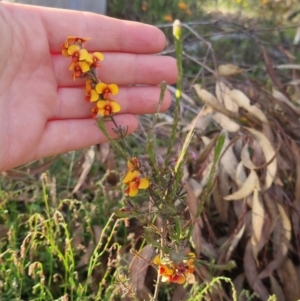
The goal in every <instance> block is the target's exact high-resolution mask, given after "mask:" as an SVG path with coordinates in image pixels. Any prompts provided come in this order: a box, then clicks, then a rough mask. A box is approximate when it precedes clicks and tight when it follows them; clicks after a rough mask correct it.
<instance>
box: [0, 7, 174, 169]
mask: <svg viewBox="0 0 300 301" xmlns="http://www.w3.org/2000/svg"><path fill="white" fill-rule="evenodd" d="M69 35H75V36H79V37H83V38H84V37H90V38H91V40H90V41H89V42H88V43H87V44H86V45H85V46H86V48H87V49H88V50H89V51H91V52H93V51H101V52H102V53H103V54H104V61H103V63H102V67H101V68H99V69H98V77H99V78H100V79H101V80H102V81H103V82H105V83H116V84H118V85H119V86H120V91H119V94H118V95H116V97H115V98H114V99H115V100H116V101H118V102H119V103H120V105H121V108H122V110H121V113H120V114H119V115H117V116H116V120H117V122H118V123H119V124H122V125H124V126H128V129H129V133H130V132H132V131H134V130H135V129H136V128H137V125H138V123H137V119H136V118H135V116H134V114H144V113H151V112H154V111H155V110H156V108H157V102H158V96H159V88H158V87H157V86H156V85H158V84H159V83H160V82H161V81H162V80H166V81H167V82H169V83H172V82H174V81H175V80H176V77H177V70H176V63H175V60H174V59H173V58H170V57H162V56H155V55H153V54H154V53H156V52H159V51H161V50H162V49H163V48H164V46H165V37H164V35H163V33H162V32H161V31H160V30H158V29H157V28H155V27H152V26H149V25H144V24H139V23H134V22H128V21H121V20H117V19H113V18H109V17H105V16H101V15H96V14H92V13H83V12H77V11H69V10H59V9H50V8H41V7H34V6H25V5H16V4H8V3H0V40H1V43H0V171H3V170H7V169H9V168H12V167H15V166H18V165H21V164H23V163H26V162H29V161H33V160H36V159H38V158H42V157H46V156H50V155H54V154H58V153H63V152H66V151H71V150H75V149H80V148H84V147H87V146H89V145H92V144H96V143H101V142H103V141H105V137H104V136H103V134H102V133H101V132H100V130H99V129H98V128H97V126H96V124H95V121H94V120H93V119H91V117H90V116H91V112H90V111H91V107H92V105H91V106H90V104H88V103H86V102H85V101H84V97H85V95H84V80H82V79H79V80H76V81H73V79H72V75H71V73H70V71H69V70H68V66H69V65H70V60H69V59H68V58H65V57H63V56H62V55H61V44H62V43H63V42H64V40H65V39H66V37H67V36H69ZM135 84H137V86H134V85H135ZM170 99H171V97H170V95H169V94H168V93H167V94H166V96H165V100H164V103H163V106H162V110H164V109H166V108H167V107H168V106H169V104H170ZM107 127H108V129H109V130H110V129H111V127H112V126H110V125H109V124H108V126H107Z"/></svg>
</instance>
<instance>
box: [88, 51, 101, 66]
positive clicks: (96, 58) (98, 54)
mask: <svg viewBox="0 0 300 301" xmlns="http://www.w3.org/2000/svg"><path fill="white" fill-rule="evenodd" d="M90 57H91V60H92V63H93V66H95V67H100V66H101V63H100V62H101V61H103V60H104V55H103V54H102V53H101V52H94V53H93V54H91V55H90Z"/></svg>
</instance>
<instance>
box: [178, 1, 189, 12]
mask: <svg viewBox="0 0 300 301" xmlns="http://www.w3.org/2000/svg"><path fill="white" fill-rule="evenodd" d="M178 7H179V8H180V9H182V10H186V9H187V8H188V6H187V4H186V3H185V2H183V1H181V2H179V3H178Z"/></svg>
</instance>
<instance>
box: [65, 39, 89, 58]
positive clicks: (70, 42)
mask: <svg viewBox="0 0 300 301" xmlns="http://www.w3.org/2000/svg"><path fill="white" fill-rule="evenodd" d="M88 40H90V38H78V37H76V36H68V38H67V39H66V41H65V42H64V44H62V45H61V48H62V54H63V56H70V55H69V54H68V49H69V46H70V44H73V43H76V44H83V43H84V42H86V41H88Z"/></svg>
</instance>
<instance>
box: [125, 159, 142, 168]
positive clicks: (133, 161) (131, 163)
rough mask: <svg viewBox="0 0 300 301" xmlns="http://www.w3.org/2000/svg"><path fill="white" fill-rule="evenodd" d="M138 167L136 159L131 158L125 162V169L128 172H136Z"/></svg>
mask: <svg viewBox="0 0 300 301" xmlns="http://www.w3.org/2000/svg"><path fill="white" fill-rule="evenodd" d="M139 165H140V164H139V161H138V159H137V158H136V157H132V158H130V159H129V160H128V161H127V167H128V170H130V171H134V170H138V169H139Z"/></svg>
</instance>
